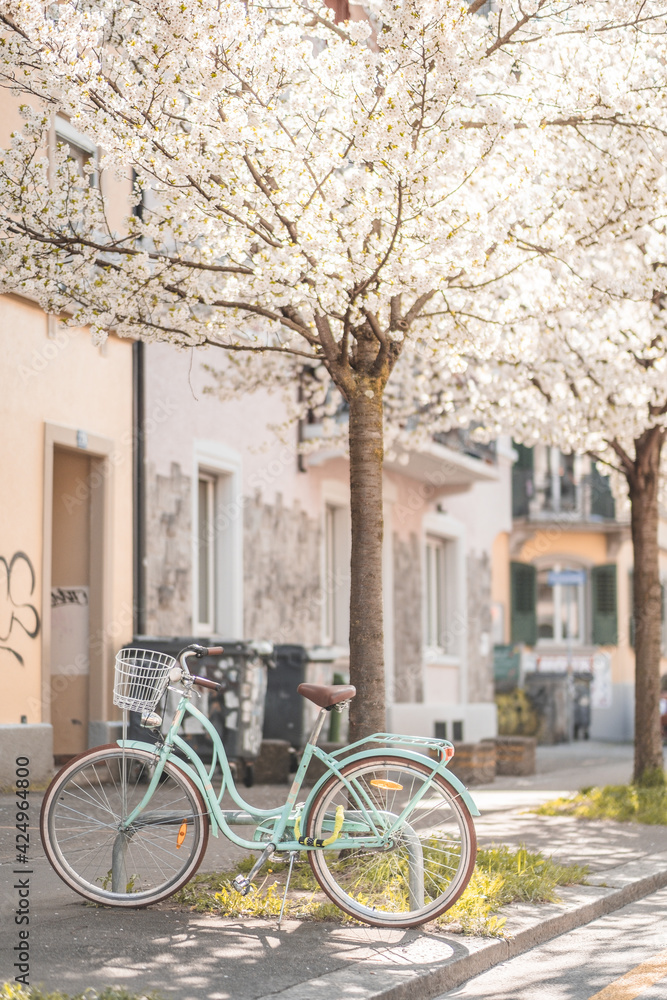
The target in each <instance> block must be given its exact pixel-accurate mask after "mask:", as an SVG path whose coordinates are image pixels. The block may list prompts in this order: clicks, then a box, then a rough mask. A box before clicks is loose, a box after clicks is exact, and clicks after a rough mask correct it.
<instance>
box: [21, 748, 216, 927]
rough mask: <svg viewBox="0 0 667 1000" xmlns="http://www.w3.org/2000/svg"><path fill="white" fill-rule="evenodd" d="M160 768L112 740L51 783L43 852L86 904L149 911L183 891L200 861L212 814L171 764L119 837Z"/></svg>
mask: <svg viewBox="0 0 667 1000" xmlns="http://www.w3.org/2000/svg"><path fill="white" fill-rule="evenodd" d="M154 765H155V756H154V755H153V754H151V753H150V752H148V751H147V750H126V751H124V750H123V749H122V748H121V747H119V746H117V745H116V744H113V743H112V744H109V745H107V746H102V747H96V748H95V749H94V750H88V751H86V752H85V753H83V754H80V755H79V756H78V757H75V758H74V759H73V760H71V761H68V763H67V764H66V765H65V766H64V767H63V768H61V770H60V771H59V772H58V774H57V775H56V776H55V778H54V779H53V781H52V782H51V784H50V785H49V787H48V789H47V791H46V794H45V796H44V802H43V803H42V811H41V815H40V832H41V836H42V844H43V846H44V851H45V853H46V856H47V858H48V860H49V862H50V863H51V865H52V867H53V868H54V870H55V871H56V873H57V874H58V875H59V876H60V878H61V879H62V880H63V882H65V883H66V884H67V885H68V886H69V887H70V888H71V889H74V891H75V892H78V893H79V895H81V896H83V897H84V898H85V899H89V900H92V901H93V902H95V903H102V904H105V905H107V906H115V907H132V908H138V907H144V906H150V905H151V904H152V903H158V902H160V900H163V899H166V898H167V897H168V896H171V895H172V894H173V893H174V892H177V891H178V889H180V888H181V887H182V886H183V885H185V883H186V882H188V881H189V879H191V878H192V876H193V875H194V874H195V872H196V871H197V869H198V867H199V865H200V864H201V861H202V859H203V857H204V854H205V852H206V845H207V843H208V831H209V818H208V812H207V810H206V807H205V805H204V800H203V798H202V796H201V794H200V792H199V790H198V788H197V787H196V785H195V784H194V783H193V782H192V781H191V779H190V778H189V777H188V776H187V775H186V774H184V773H183V772H182V771H181V770H180V769H179V768H178V767H176V766H175V765H174V764H173V763H171V762H170V761H167V763H166V764H165V768H164V773H163V775H162V776H161V778H160V782H159V784H158V786H157V788H156V789H155V792H154V794H153V797H152V799H151V800H150V802H149V803H148V806H147V808H146V809H145V810H144V811H143V813H141V814H140V816H139V817H138V818H137V820H136V821H135V823H134V824H133V826H132V827H131V828H130V829H129V832H128V833H127V834H126V835H121V833H120V827H121V823H122V816H123V815H125V816H127V815H129V814H130V812H131V811H132V809H134V808H135V807H136V806H137V805H138V804H139V802H140V801H141V799H142V798H143V795H144V794H145V791H146V787H147V784H148V781H149V780H150V774H151V772H152V769H153V767H154ZM123 779H124V780H123ZM123 801H124V802H125V807H123ZM179 840H180V841H181V842H180V843H178V841H179ZM114 883H115V884H114Z"/></svg>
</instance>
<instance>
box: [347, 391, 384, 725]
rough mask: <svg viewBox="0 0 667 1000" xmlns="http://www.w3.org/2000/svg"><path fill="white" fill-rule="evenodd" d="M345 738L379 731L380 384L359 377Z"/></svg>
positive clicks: (353, 429) (354, 409) (353, 423)
mask: <svg viewBox="0 0 667 1000" xmlns="http://www.w3.org/2000/svg"><path fill="white" fill-rule="evenodd" d="M348 402H349V405H350V429H349V436H350V438H349V440H350V513H351V520H352V553H351V565H350V683H351V684H354V686H355V687H356V689H357V697H356V698H355V699H354V700H353V702H352V705H351V707H350V741H353V740H359V739H362V738H363V737H364V736H368V735H369V734H370V733H375V732H384V730H385V728H386V715H385V682H384V632H383V626H382V537H383V509H382V461H383V452H384V448H383V423H382V386H380V385H378V383H377V382H376V381H375V380H372V379H360V380H359V383H358V385H357V386H356V391H355V392H354V393H353V394H350V397H349V399H348Z"/></svg>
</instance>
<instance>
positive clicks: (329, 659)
mask: <svg viewBox="0 0 667 1000" xmlns="http://www.w3.org/2000/svg"><path fill="white" fill-rule="evenodd" d="M273 648H274V659H275V665H276V669H275V670H272V671H270V673H269V676H268V683H267V690H266V709H265V712H264V739H265V740H287V741H288V742H289V744H290V745H291V746H292V747H294V748H295V749H296V750H301V749H302V748H303V747H304V746H305V744H306V739H307V738H308V734H309V733H310V730H311V729H312V726H313V723H314V721H315V717H316V715H317V713H318V711H319V709H317V708H316V707H315V706H314V705H313V704H312V702H310V701H307V700H306V699H305V698H302V697H301V696H300V695H299V694H297V688H298V686H299V684H302V683H303V682H304V681H305V682H307V683H309V684H337V683H341V684H345V683H347V680H346V678H345V677H344V676H343V675H342V674H339V673H338V672H336V673H334V669H335V670H336V671H338V670H339V668H338V667H334V664H335V662H336V660H337V659H338V652H339V651H337V650H335V649H331V648H330V647H327V646H316V647H311V648H310V649H309V648H307V647H306V646H299V645H297V644H281V645H277V646H274V647H273ZM341 677H342V679H340V678H341ZM336 678H339V679H336ZM331 715H332V716H336V718H335V719H333V720H332V722H333V724H334V728H335V726H336V723H338V724H339V725H340V719H341V717H340V715H339V714H338V712H332V713H331ZM334 735H335V734H334ZM339 737H340V733H338V735H337V738H339ZM327 738H329V739H332V738H334V736H333V735H332V733H331V732H329V733H328V734H325V736H324V739H327Z"/></svg>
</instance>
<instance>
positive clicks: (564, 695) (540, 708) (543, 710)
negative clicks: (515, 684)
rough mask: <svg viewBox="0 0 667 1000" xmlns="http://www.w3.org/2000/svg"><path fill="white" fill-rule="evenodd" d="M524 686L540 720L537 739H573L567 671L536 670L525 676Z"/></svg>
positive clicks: (555, 741)
mask: <svg viewBox="0 0 667 1000" xmlns="http://www.w3.org/2000/svg"><path fill="white" fill-rule="evenodd" d="M524 687H525V691H526V694H527V695H528V698H529V699H530V701H531V703H532V705H533V708H534V709H535V712H536V714H537V717H538V719H539V729H538V731H537V742H538V743H541V744H547V745H550V744H553V743H569V741H570V740H571V738H572V721H571V720H572V694H571V681H570V678H569V677H568V675H567V674H566V673H561V672H555V671H554V672H546V671H545V672H544V673H541V672H535V673H527V674H526V675H525V677H524Z"/></svg>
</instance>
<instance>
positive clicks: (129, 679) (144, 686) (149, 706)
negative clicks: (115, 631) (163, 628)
mask: <svg viewBox="0 0 667 1000" xmlns="http://www.w3.org/2000/svg"><path fill="white" fill-rule="evenodd" d="M176 666H178V664H177V663H176V660H175V659H174V657H173V656H169V655H168V654H167V653H158V652H156V651H155V650H154V649H121V651H120V652H119V653H117V654H116V674H115V677H114V685H113V703H114V705H118V706H119V707H120V708H126V709H129V710H130V711H131V712H144V711H152V710H153V709H154V708H155V706H156V705H157V703H158V701H159V700H160V698H161V697H162V695H163V694H164V692H165V690H166V688H167V685H168V683H169V671H170V670H171V668H172V667H176Z"/></svg>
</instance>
